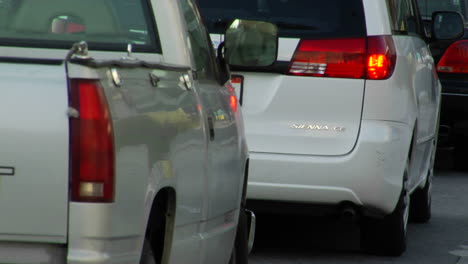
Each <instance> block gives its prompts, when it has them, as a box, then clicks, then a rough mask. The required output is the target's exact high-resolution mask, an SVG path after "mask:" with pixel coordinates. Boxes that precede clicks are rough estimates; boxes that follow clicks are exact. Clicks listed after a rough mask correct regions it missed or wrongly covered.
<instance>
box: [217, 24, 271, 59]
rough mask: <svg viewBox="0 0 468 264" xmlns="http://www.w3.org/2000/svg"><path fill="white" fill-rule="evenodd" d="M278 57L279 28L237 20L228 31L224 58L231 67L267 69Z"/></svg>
mask: <svg viewBox="0 0 468 264" xmlns="http://www.w3.org/2000/svg"><path fill="white" fill-rule="evenodd" d="M277 55H278V28H277V27H276V25H274V24H272V23H269V22H263V21H252V20H241V19H236V20H234V22H232V24H231V25H230V26H229V28H228V29H227V31H226V38H225V53H224V56H225V59H226V61H227V63H228V64H229V65H233V66H241V67H266V66H270V65H272V64H273V63H274V62H275V61H276V58H277Z"/></svg>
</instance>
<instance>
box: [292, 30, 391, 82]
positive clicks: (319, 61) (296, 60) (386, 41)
mask: <svg viewBox="0 0 468 264" xmlns="http://www.w3.org/2000/svg"><path fill="white" fill-rule="evenodd" d="M395 64H396V52H395V45H394V43H393V39H392V38H391V36H375V37H368V38H349V39H328V40H301V42H300V43H299V45H298V48H297V50H296V53H295V54H294V57H293V60H292V63H291V66H290V68H289V73H290V74H292V75H298V76H315V77H332V78H353V79H365V78H367V79H375V80H377V79H379V80H381V79H387V78H389V77H390V76H391V75H392V74H393V70H394V69H395Z"/></svg>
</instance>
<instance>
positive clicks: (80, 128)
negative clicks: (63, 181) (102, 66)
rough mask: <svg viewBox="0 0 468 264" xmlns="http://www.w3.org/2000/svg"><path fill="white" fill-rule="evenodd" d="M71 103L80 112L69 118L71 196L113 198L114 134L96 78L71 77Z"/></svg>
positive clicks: (92, 199) (83, 199)
mask: <svg viewBox="0 0 468 264" xmlns="http://www.w3.org/2000/svg"><path fill="white" fill-rule="evenodd" d="M70 99H71V107H73V108H75V109H76V110H78V113H79V116H78V117H76V118H72V119H71V121H70V129H71V139H70V144H71V146H70V149H71V153H70V154H71V181H72V184H71V189H72V200H73V201H78V202H105V203H106V202H113V201H114V174H115V168H114V162H115V157H114V138H113V129H112V122H111V116H110V113H109V108H108V105H107V100H106V97H105V95H104V91H103V89H102V87H101V86H100V84H99V82H97V81H95V80H87V79H72V80H71V98H70Z"/></svg>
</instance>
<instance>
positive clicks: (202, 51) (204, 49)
mask: <svg viewBox="0 0 468 264" xmlns="http://www.w3.org/2000/svg"><path fill="white" fill-rule="evenodd" d="M180 3H181V7H182V12H183V14H184V18H185V21H186V23H187V30H188V35H189V43H188V44H189V46H190V48H191V50H192V54H193V60H194V62H195V70H196V71H197V78H199V79H214V78H215V67H214V55H213V47H212V46H211V41H210V40H209V37H208V33H207V32H206V30H205V27H204V26H203V23H202V21H201V17H200V14H199V13H198V11H197V9H196V6H195V4H194V3H193V2H192V0H180Z"/></svg>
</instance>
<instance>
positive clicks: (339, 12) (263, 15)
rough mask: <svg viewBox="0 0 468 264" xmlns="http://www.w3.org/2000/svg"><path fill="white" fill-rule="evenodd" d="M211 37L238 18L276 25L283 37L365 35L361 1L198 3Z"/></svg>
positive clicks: (209, 0) (214, 0)
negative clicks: (211, 34)
mask: <svg viewBox="0 0 468 264" xmlns="http://www.w3.org/2000/svg"><path fill="white" fill-rule="evenodd" d="M198 4H199V6H200V11H201V12H202V15H203V18H204V20H205V22H206V23H207V26H208V29H209V31H210V32H212V33H219V34H221V33H224V32H225V30H226V28H227V27H228V26H229V24H230V23H231V22H232V20H233V19H235V18H243V19H252V20H263V21H270V22H273V23H275V24H276V25H277V26H278V28H279V36H280V37H294V38H316V37H321V38H322V37H358V36H365V35H366V26H365V19H364V10H363V6H362V0H345V1H344V0H327V1H323V0H237V1H221V0H198Z"/></svg>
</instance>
